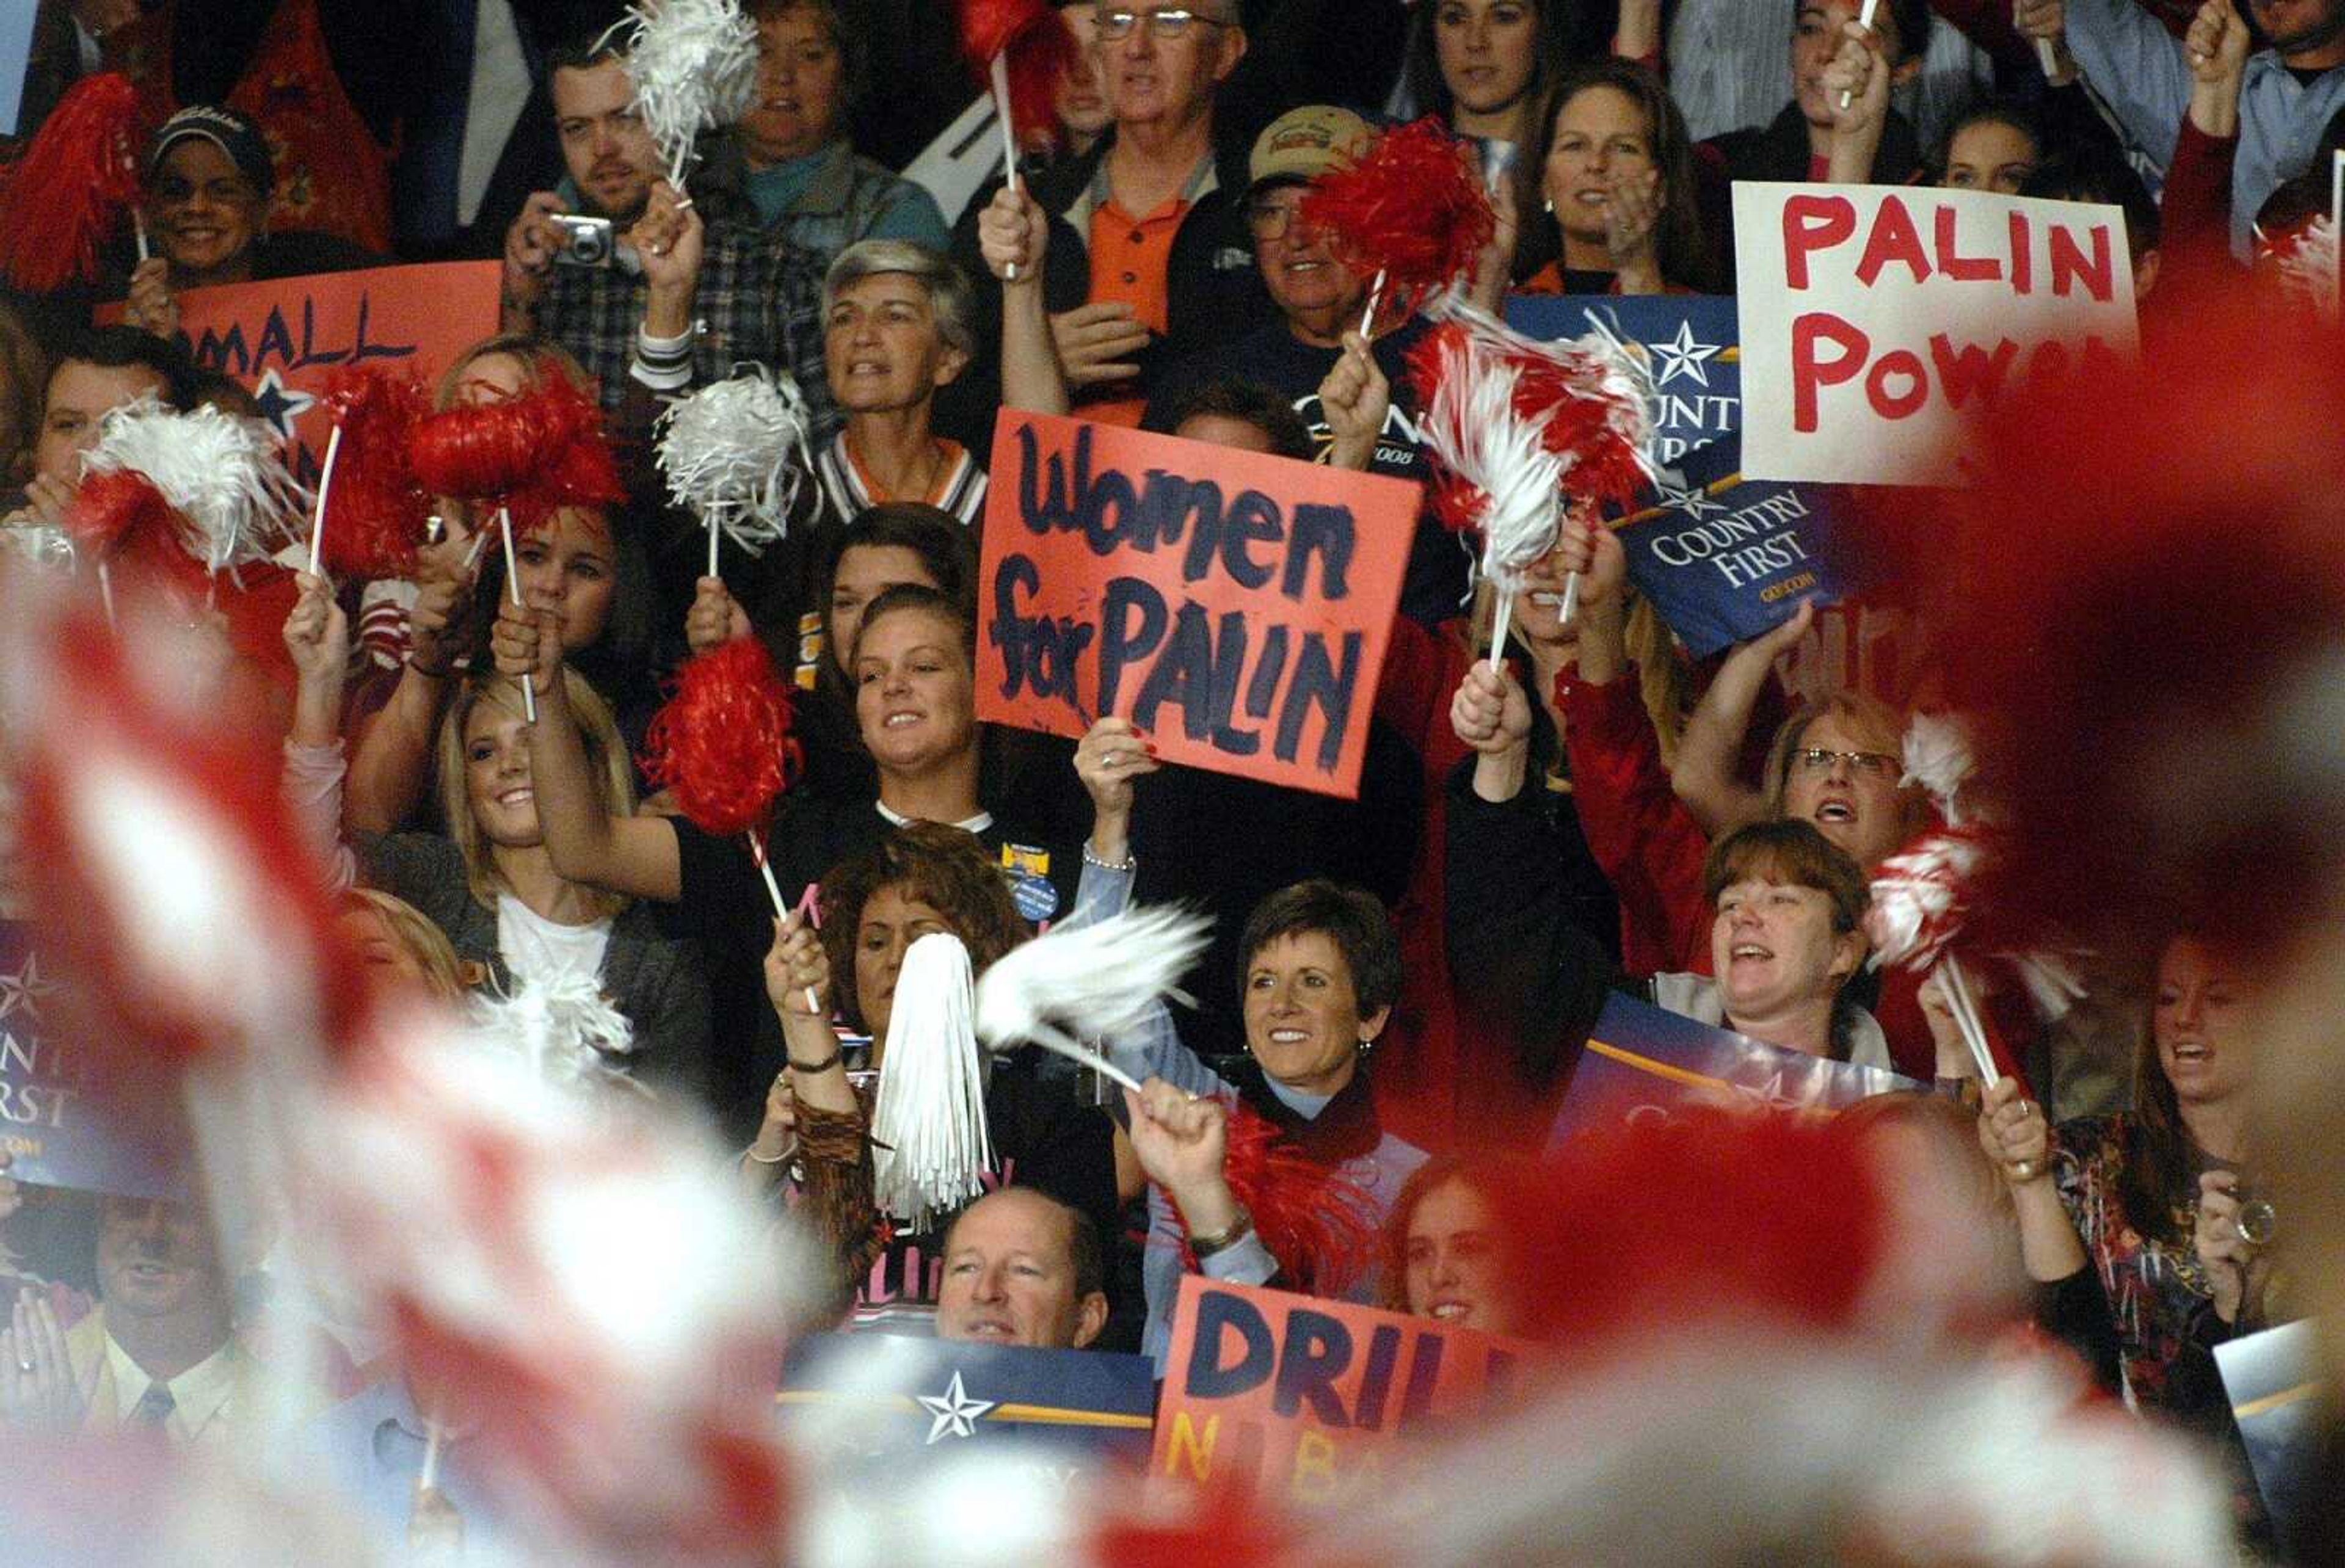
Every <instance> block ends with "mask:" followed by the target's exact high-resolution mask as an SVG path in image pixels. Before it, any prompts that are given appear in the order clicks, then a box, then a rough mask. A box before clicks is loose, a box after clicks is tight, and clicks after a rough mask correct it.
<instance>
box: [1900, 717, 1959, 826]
mask: <svg viewBox="0 0 2345 1568" xmlns="http://www.w3.org/2000/svg"><path fill="white" fill-rule="evenodd" d="M1903 750H1904V753H1905V776H1904V777H1903V778H1902V779H1900V780H1898V783H1899V784H1920V785H1921V786H1922V787H1923V788H1924V790H1926V791H1928V792H1929V795H1930V798H1931V799H1932V800H1933V801H1934V802H1936V803H1937V806H1938V812H1939V814H1940V815H1942V816H1944V818H1945V819H1946V825H1947V826H1948V827H1959V826H1961V825H1962V820H1961V817H1960V815H1959V814H1958V813H1957V811H1956V808H1955V799H1954V797H1955V796H1956V794H1959V793H1960V792H1961V790H1962V787H1963V785H1964V784H1965V783H1967V782H1969V779H1970V776H1971V766H1972V764H1971V737H1970V733H1969V732H1968V731H1967V730H1966V729H1965V728H1964V725H1963V722H1962V720H1961V719H1960V718H1958V717H1956V716H1955V715H1954V714H1952V713H1915V714H1914V717H1913V718H1912V720H1911V721H1909V722H1908V723H1907V724H1906V726H1905V744H1904V747H1903Z"/></svg>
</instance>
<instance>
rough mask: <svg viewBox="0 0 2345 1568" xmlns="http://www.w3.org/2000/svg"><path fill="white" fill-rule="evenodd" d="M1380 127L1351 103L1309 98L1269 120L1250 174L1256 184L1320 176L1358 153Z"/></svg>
mask: <svg viewBox="0 0 2345 1568" xmlns="http://www.w3.org/2000/svg"><path fill="white" fill-rule="evenodd" d="M1375 137H1376V132H1375V131H1374V130H1372V129H1370V128H1369V126H1368V122H1367V121H1365V120H1364V119H1362V118H1361V117H1360V116H1357V115H1355V114H1354V113H1353V112H1352V111H1351V110H1349V109H1342V108H1337V107H1336V106H1335V105H1333V104H1306V105H1304V106H1303V107H1301V108H1299V109H1289V110H1287V111H1286V112H1285V113H1284V114H1283V115H1281V116H1278V118H1276V119H1274V120H1273V121H1271V122H1270V127H1269V128H1268V129H1267V130H1265V131H1264V132H1263V133H1262V135H1260V136H1259V137H1255V138H1254V154H1253V156H1252V157H1250V158H1248V159H1247V160H1246V178H1247V179H1248V180H1249V181H1250V182H1252V183H1253V184H1254V185H1261V184H1262V183H1263V182H1264V181H1265V180H1274V179H1316V178H1318V177H1320V176H1321V175H1323V174H1325V173H1326V172H1327V171H1328V170H1329V169H1332V168H1337V167H1342V166H1343V165H1345V164H1348V163H1350V162H1351V161H1352V159H1353V158H1355V157H1357V156H1358V155H1359V153H1360V151H1361V149H1363V148H1364V147H1366V146H1367V145H1368V143H1369V142H1370V141H1372V140H1374V139H1375Z"/></svg>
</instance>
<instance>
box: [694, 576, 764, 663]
mask: <svg viewBox="0 0 2345 1568" xmlns="http://www.w3.org/2000/svg"><path fill="white" fill-rule="evenodd" d="M748 634H749V612H747V611H746V610H744V609H742V608H741V604H740V602H739V601H738V600H736V599H735V598H734V597H733V593H732V591H731V590H730V589H728V588H726V586H725V580H724V579H723V578H721V577H704V578H702V579H701V580H700V583H699V587H698V588H697V590H696V591H695V592H694V594H693V599H692V608H691V609H689V610H687V611H685V613H684V641H685V646H687V647H689V648H690V649H691V650H692V651H693V652H695V653H706V652H708V650H710V649H711V648H721V647H723V646H724V645H725V644H726V643H727V642H731V641H733V639H734V638H736V637H746V636H747V635H748Z"/></svg>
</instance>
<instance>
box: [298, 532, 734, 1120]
mask: <svg viewBox="0 0 2345 1568" xmlns="http://www.w3.org/2000/svg"><path fill="white" fill-rule="evenodd" d="M299 584H300V597H299V600H298V601H297V602H295V605H294V608H293V612H292V613H291V614H290V615H289V616H288V617H287V619H286V622H285V645H286V648H287V649H288V651H289V652H290V653H291V654H292V658H293V663H294V667H295V668H296V670H297V671H298V672H299V686H298V689H297V696H296V699H295V708H294V718H293V726H292V731H291V733H289V735H288V737H287V739H286V743H285V788H286V793H287V796H288V799H289V801H290V802H291V804H293V806H294V808H295V810H296V813H297V814H298V816H299V820H300V821H301V822H302V824H303V825H304V827H305V829H306V831H307V833H308V835H309V836H310V841H311V844H312V845H313V846H314V847H315V849H316V850H317V851H318V853H319V855H320V858H321V860H322V861H323V862H324V863H325V864H327V865H330V866H331V867H332V868H333V870H332V876H333V879H334V882H335V884H336V885H338V886H342V887H347V886H349V885H350V884H351V883H353V882H354V881H356V880H358V879H359V878H360V877H361V876H363V878H364V879H365V880H366V881H367V882H368V883H370V884H371V885H374V886H377V887H381V888H382V889H383V890H385V891H386V892H389V893H391V894H393V895H396V896H398V897H399V898H401V899H403V900H404V901H406V902H407V903H408V904H410V905H413V906H414V907H415V909H416V910H418V911H420V912H421V914H422V915H423V916H425V917H426V918H428V919H430V920H431V922H432V923H433V924H434V925H436V926H439V928H440V929H441V930H442V932H444V933H446V935H447V937H448V939H449V942H450V943H451V944H452V946H453V948H454V950H455V955H456V957H457V959H458V960H459V961H460V962H462V963H464V964H466V965H472V966H478V968H479V971H480V972H481V973H482V974H484V975H485V976H486V978H487V985H488V986H489V987H490V988H492V989H496V990H510V989H511V987H512V986H513V983H514V982H516V981H518V980H524V979H531V980H541V981H543V980H548V979H552V978H554V977H556V976H562V975H563V974H565V973H567V974H579V973H584V974H586V975H590V976H594V980H595V982H596V984H597V985H598V986H600V988H601V990H602V992H603V994H604V995H605V996H608V997H609V998H610V999H611V1000H612V1001H613V1002H614V1004H615V1005H616V1006H617V1007H618V1009H619V1010H620V1012H622V1013H624V1015H625V1016H626V1017H627V1018H628V1019H629V1021H630V1022H632V1023H633V1024H634V1033H635V1048H634V1055H633V1057H632V1058H631V1061H630V1067H631V1068H632V1070H634V1072H635V1073H636V1074H637V1075H638V1076H640V1077H648V1078H650V1079H652V1080H653V1081H655V1082H665V1083H668V1084H675V1085H681V1086H684V1087H698V1086H699V1085H700V1084H701V1083H702V1082H703V1081H704V1080H705V1077H706V1067H707V1059H708V1054H709V1020H708V1007H709V997H708V982H707V978H706V974H705V972H704V970H703V968H702V964H701V958H700V955H699V952H698V950H697V949H696V948H695V947H694V946H692V944H690V943H689V942H687V941H683V940H678V939H675V938H671V937H668V936H664V935H662V934H661V933H660V931H659V930H658V928H657V926H656V925H655V922H654V921H653V918H652V916H651V914H650V912H649V911H648V910H646V909H645V908H643V907H642V906H640V905H635V904H634V903H633V901H631V900H629V899H627V898H625V897H624V896H622V895H617V894H614V893H610V892H608V891H606V890H604V889H602V888H597V887H591V886H588V885H585V884H584V883H578V882H572V881H569V880H567V879H566V878H564V877H563V876H562V875H559V874H558V873H556V872H555V871H554V869H553V861H552V859H551V858H550V857H549V856H548V855H547V854H546V851H545V840H544V836H543V834H542V833H541V832H540V830H539V827H538V820H537V796H536V791H535V789H534V788H533V784H532V780H531V774H530V756H529V735H528V725H527V724H526V723H525V722H524V721H523V714H522V695H521V688H520V686H519V685H518V684H516V683H513V682H512V681H508V680H505V679H503V677H500V676H491V675H481V676H472V677H470V678H468V679H466V680H465V681H463V682H462V683H461V684H460V686H459V688H458V690H457V692H456V694H455V698H454V701H453V702H452V703H451V704H450V706H449V709H448V713H447V715H446V717H445V718H444V719H442V722H441V725H440V731H439V735H438V739H437V744H436V751H437V756H438V764H439V766H438V773H439V789H438V796H439V805H440V813H441V815H442V819H443V822H444V824H445V831H444V832H443V833H398V834H388V835H353V837H354V838H355V840H356V851H357V853H356V854H355V855H354V854H353V853H352V850H351V847H350V846H349V845H345V844H344V843H343V838H342V827H341V822H340V814H341V789H342V774H343V761H342V744H341V739H340V733H339V732H338V730H337V728H336V717H337V714H338V713H339V710H340V701H341V691H342V680H343V674H344V671H345V668H346V666H347V664H348V662H349V657H350V650H349V642H348V636H347V622H346V620H345V618H344V616H343V614H342V612H341V609H340V606H339V605H337V604H336V603H335V602H334V600H333V595H332V593H331V592H330V589H329V588H328V586H327V584H326V582H325V580H324V579H322V578H318V577H312V576H310V575H309V574H307V573H303V574H301V576H300V577H299ZM563 683H564V686H565V688H566V691H567V695H568V703H567V705H566V707H565V708H563V709H562V710H559V712H560V713H566V714H567V715H568V716H569V722H571V723H574V724H576V726H577V728H578V733H579V738H580V741H581V743H582V744H584V747H585V751H586V754H587V758H588V761H589V771H590V772H591V774H592V775H593V778H594V784H595V787H596V790H597V792H598V793H599V794H600V795H601V797H602V800H603V804H604V807H605V809H607V810H608V811H610V812H611V813H612V814H614V815H619V816H625V815H630V814H633V813H634V807H635V799H634V775H633V773H632V771H631V769H630V767H629V764H628V762H627V755H626V753H625V751H624V748H623V747H622V746H621V745H620V744H619V739H618V733H617V731H616V730H615V728H614V725H613V723H612V720H611V711H610V709H609V707H608V706H607V705H605V704H604V702H603V700H602V698H600V697H599V696H597V695H595V693H594V688H593V687H591V686H589V685H588V684H587V683H585V681H584V680H583V679H581V678H580V677H579V675H578V674H577V673H575V672H574V671H570V670H567V669H565V670H564V671H563Z"/></svg>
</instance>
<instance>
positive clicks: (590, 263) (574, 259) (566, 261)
mask: <svg viewBox="0 0 2345 1568" xmlns="http://www.w3.org/2000/svg"><path fill="white" fill-rule="evenodd" d="M551 217H552V218H553V226H554V228H558V229H560V230H561V231H562V248H560V249H559V250H556V251H555V252H554V253H553V261H554V265H555V266H557V267H608V266H610V265H611V255H612V250H613V246H612V243H611V220H610V219H609V218H607V217H584V216H583V215H582V214H579V213H574V212H557V213H553V214H552V215H551Z"/></svg>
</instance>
